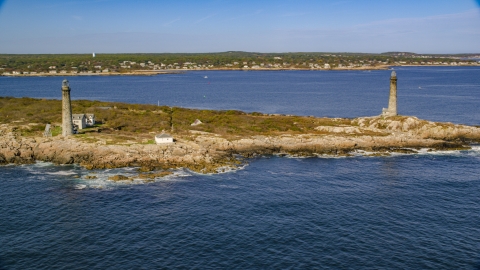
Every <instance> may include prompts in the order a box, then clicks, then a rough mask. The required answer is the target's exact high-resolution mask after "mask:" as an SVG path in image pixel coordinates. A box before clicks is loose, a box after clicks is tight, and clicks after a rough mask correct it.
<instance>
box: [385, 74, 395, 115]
mask: <svg viewBox="0 0 480 270" xmlns="http://www.w3.org/2000/svg"><path fill="white" fill-rule="evenodd" d="M396 115H398V113H397V73H396V72H395V71H392V74H391V76H390V97H389V99H388V108H383V110H382V116H396Z"/></svg>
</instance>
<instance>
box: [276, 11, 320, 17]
mask: <svg viewBox="0 0 480 270" xmlns="http://www.w3.org/2000/svg"><path fill="white" fill-rule="evenodd" d="M308 14H312V13H311V12H296V13H286V14H283V15H280V17H298V16H305V15H308Z"/></svg>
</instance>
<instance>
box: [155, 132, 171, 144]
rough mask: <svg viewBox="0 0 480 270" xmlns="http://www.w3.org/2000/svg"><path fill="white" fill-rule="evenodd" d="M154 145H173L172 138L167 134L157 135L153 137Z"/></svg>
mask: <svg viewBox="0 0 480 270" xmlns="http://www.w3.org/2000/svg"><path fill="white" fill-rule="evenodd" d="M155 143H156V144H164V143H173V137H172V136H171V135H169V134H167V133H162V134H158V135H156V136H155Z"/></svg>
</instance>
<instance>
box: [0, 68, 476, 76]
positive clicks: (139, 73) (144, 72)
mask: <svg viewBox="0 0 480 270" xmlns="http://www.w3.org/2000/svg"><path fill="white" fill-rule="evenodd" d="M395 67H427V68H428V67H452V68H456V67H477V65H461V66H458V65H457V66H451V65H392V66H374V67H354V68H330V69H318V68H255V69H253V68H208V69H193V70H191V69H187V70H184V69H165V70H137V71H132V72H102V73H68V72H67V73H35V74H0V76H3V77H75V76H154V75H162V74H181V73H186V72H198V71H370V70H389V69H392V68H395Z"/></svg>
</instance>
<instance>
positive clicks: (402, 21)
mask: <svg viewBox="0 0 480 270" xmlns="http://www.w3.org/2000/svg"><path fill="white" fill-rule="evenodd" d="M472 16H477V17H478V10H476V9H474V10H469V11H467V12H462V13H452V14H442V15H435V16H428V17H419V18H395V19H389V20H382V21H373V22H369V23H364V24H357V25H355V26H354V27H369V26H377V25H386V24H403V25H405V24H417V23H420V22H427V21H441V20H446V19H457V18H466V17H472Z"/></svg>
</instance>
